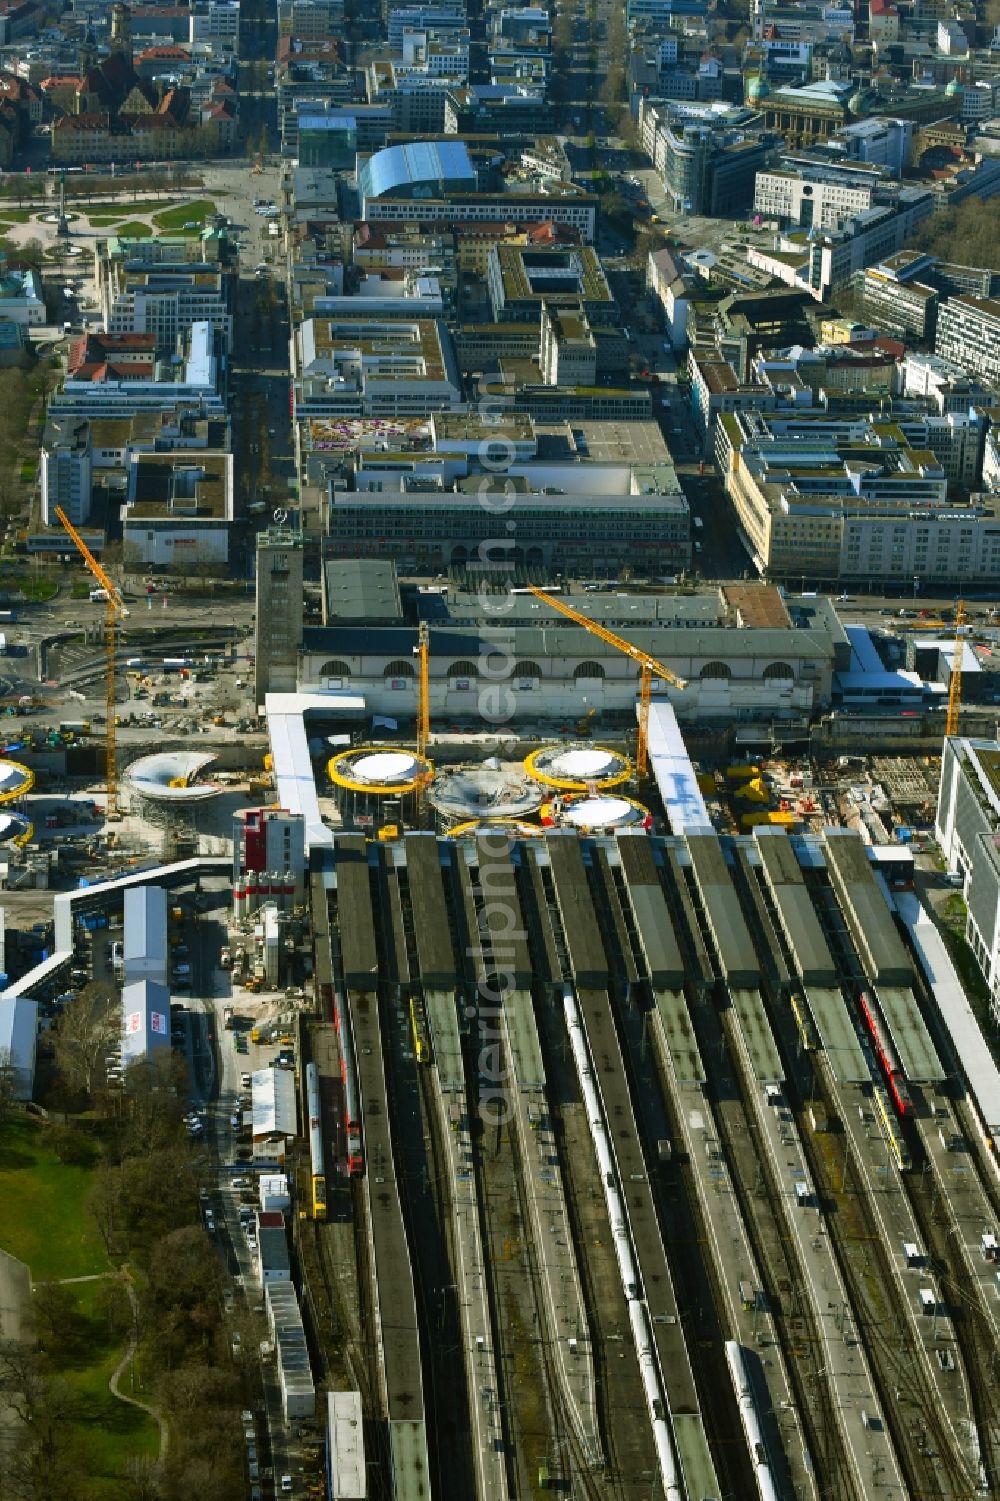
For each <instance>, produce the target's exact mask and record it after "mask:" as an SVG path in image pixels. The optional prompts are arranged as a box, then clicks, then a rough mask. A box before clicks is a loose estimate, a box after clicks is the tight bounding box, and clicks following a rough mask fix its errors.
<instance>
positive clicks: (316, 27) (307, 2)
mask: <svg viewBox="0 0 1000 1501" xmlns="http://www.w3.org/2000/svg"><path fill="white" fill-rule="evenodd" d="M343 23H344V0H278V36H279V39H280V38H283V37H297V38H298V39H299V40H300V41H303V42H312V41H319V40H322V39H323V38H325V37H335V36H337V35H339V33H340V29H341V27H342V26H343ZM278 46H279V49H280V46H281V42H280V40H279V43H278ZM279 55H280V51H279Z"/></svg>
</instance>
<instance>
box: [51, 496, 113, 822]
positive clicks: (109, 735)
mask: <svg viewBox="0 0 1000 1501" xmlns="http://www.w3.org/2000/svg"><path fill="white" fill-rule="evenodd" d="M56 518H57V520H58V521H59V524H60V526H61V527H62V528H63V531H65V532H66V534H67V536H68V537H69V538H70V540H71V541H72V543H73V546H74V547H75V548H76V550H77V552H78V553H79V554H80V556H81V557H82V558H83V561H84V562H85V563H86V565H87V567H88V568H89V569H90V572H91V573H92V574H93V576H94V578H95V579H96V580H97V582H98V584H99V585H100V587H101V588H102V589H103V590H104V593H105V600H104V646H105V653H106V657H107V666H106V675H105V690H106V699H107V711H106V716H105V726H104V756H105V772H106V778H107V787H108V799H107V804H108V805H107V817H108V819H109V820H114V819H116V818H117V817H118V757H117V741H116V736H115V714H116V712H117V694H116V692H115V679H116V675H117V656H118V622H119V621H120V620H124V619H125V617H126V616H127V615H128V607H127V606H126V604H125V601H124V600H123V599H122V597H121V593H120V592H119V589H118V586H117V584H116V583H115V582H114V581H113V579H111V578H109V576H108V574H107V573H106V572H105V571H104V569H103V568H102V567H101V565H100V563H99V562H98V561H97V559H96V558H95V557H94V554H93V553H92V552H91V550H90V548H89V547H88V546H87V544H86V542H85V541H84V540H83V538H82V537H81V536H80V533H79V532H78V531H77V529H76V527H75V526H74V525H73V523H72V521H70V519H69V517H68V516H67V515H66V512H65V511H64V510H63V509H62V507H61V506H56Z"/></svg>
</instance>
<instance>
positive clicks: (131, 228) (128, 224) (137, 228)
mask: <svg viewBox="0 0 1000 1501" xmlns="http://www.w3.org/2000/svg"><path fill="white" fill-rule="evenodd" d="M116 233H117V234H119V235H121V237H122V239H124V240H147V239H149V237H150V235H151V234H152V233H153V231H152V230H151V229H150V227H149V225H148V224H143V222H142V220H141V219H127V220H126V221H125V223H124V224H119V225H118V228H117V230H116Z"/></svg>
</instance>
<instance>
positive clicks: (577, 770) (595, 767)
mask: <svg viewBox="0 0 1000 1501" xmlns="http://www.w3.org/2000/svg"><path fill="white" fill-rule="evenodd" d="M550 768H551V770H552V771H554V772H556V773H557V774H558V775H559V776H564V777H579V779H580V780H581V781H582V782H585V781H586V780H587V779H588V777H602V776H606V775H607V774H608V773H609V772H610V771H612V770H613V769H615V758H614V756H609V755H608V753H607V751H603V750H568V751H564V753H563V754H562V755H561V756H553V757H552V760H551V762H550Z"/></svg>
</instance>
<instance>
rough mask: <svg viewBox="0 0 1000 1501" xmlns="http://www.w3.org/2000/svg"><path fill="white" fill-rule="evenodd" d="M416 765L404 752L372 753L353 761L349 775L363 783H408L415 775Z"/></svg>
mask: <svg viewBox="0 0 1000 1501" xmlns="http://www.w3.org/2000/svg"><path fill="white" fill-rule="evenodd" d="M416 771H417V763H416V761H415V760H414V758H413V756H409V755H407V754H406V752H405V751H373V752H372V754H371V755H370V756H362V757H361V758H360V760H358V761H355V763H354V765H353V766H352V768H351V774H352V775H353V776H355V777H357V778H359V779H360V780H361V781H364V782H373V783H374V782H408V781H410V780H411V778H412V777H414V776H415V775H416Z"/></svg>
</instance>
